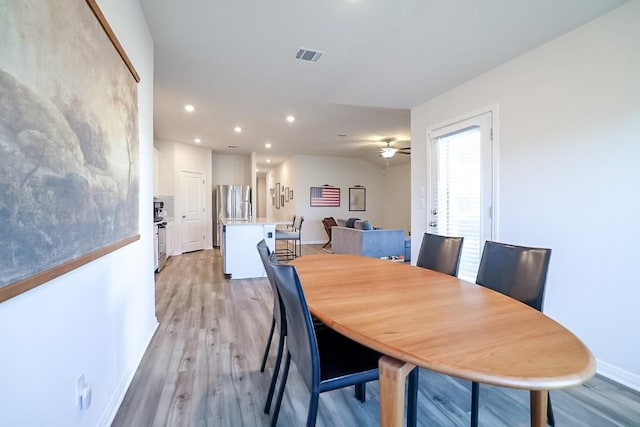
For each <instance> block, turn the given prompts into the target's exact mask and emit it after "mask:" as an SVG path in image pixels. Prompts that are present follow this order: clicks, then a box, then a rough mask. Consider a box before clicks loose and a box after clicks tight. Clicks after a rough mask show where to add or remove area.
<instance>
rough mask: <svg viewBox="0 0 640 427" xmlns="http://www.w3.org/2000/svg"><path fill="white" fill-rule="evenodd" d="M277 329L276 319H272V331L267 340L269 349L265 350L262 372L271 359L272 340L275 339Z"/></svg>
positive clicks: (261, 366)
mask: <svg viewBox="0 0 640 427" xmlns="http://www.w3.org/2000/svg"><path fill="white" fill-rule="evenodd" d="M275 328H276V318H275V317H272V319H271V330H270V331H269V338H268V339H267V348H265V349H264V356H262V365H260V372H264V367H265V366H266V365H267V358H268V357H269V349H270V348H271V340H272V339H273V331H274V330H275Z"/></svg>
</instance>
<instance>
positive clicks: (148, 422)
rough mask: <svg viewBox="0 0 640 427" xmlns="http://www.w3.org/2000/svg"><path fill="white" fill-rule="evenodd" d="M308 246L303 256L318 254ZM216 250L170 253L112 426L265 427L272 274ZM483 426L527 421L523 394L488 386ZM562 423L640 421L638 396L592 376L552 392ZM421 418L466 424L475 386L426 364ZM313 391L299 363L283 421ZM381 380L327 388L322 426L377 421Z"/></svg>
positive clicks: (298, 420) (299, 410) (302, 414)
mask: <svg viewBox="0 0 640 427" xmlns="http://www.w3.org/2000/svg"><path fill="white" fill-rule="evenodd" d="M321 251H322V249H321V245H304V246H303V252H302V253H303V256H304V255H305V254H308V253H317V252H321ZM221 270H222V269H221V259H220V252H219V250H216V249H214V250H208V251H199V252H193V253H189V254H184V255H181V256H177V257H171V258H170V259H169V261H168V263H167V266H166V267H165V268H164V269H163V271H162V272H161V273H159V274H157V275H156V312H157V317H158V321H159V322H160V325H159V327H158V330H157V331H156V334H155V335H154V337H153V339H152V341H151V343H150V345H149V348H148V349H147V352H146V353H145V356H144V358H143V360H142V363H141V364H140V366H139V368H138V370H137V372H136V374H135V377H134V379H133V381H132V383H131V385H130V387H129V390H128V391H127V394H126V396H125V398H124V401H123V402H122V405H121V407H120V409H119V411H118V413H117V415H116V417H115V420H114V422H113V426H136V427H138V426H216V427H217V426H233V427H236V426H267V425H269V422H270V419H271V418H270V415H265V414H264V413H263V412H262V408H263V406H264V401H265V397H266V395H267V388H268V386H269V381H270V379H271V369H272V368H273V362H274V360H275V354H276V342H277V340H276V339H274V343H273V345H272V348H271V356H270V361H269V363H268V364H267V367H268V368H267V370H266V371H265V372H264V373H261V372H260V362H261V357H262V352H263V349H264V345H265V343H266V338H267V334H268V332H269V326H270V322H271V304H272V296H271V288H270V286H269V284H268V282H267V279H250V280H229V279H226V278H225V277H224V276H223V274H222V271H221ZM480 390H481V392H480V393H481V394H480V425H481V426H490V427H502V426H504V427H513V426H528V425H529V395H528V392H526V391H523V390H512V389H506V388H500V387H492V386H485V385H481V389H480ZM551 398H552V401H553V407H554V411H555V415H556V425H557V426H559V427H565V426H576V427H578V426H579V427H583V426H594V427H596V426H597V427H603V426H630V427H631V426H640V394H638V393H636V392H634V391H631V390H629V389H627V388H625V387H622V386H619V385H617V384H614V383H612V382H610V381H608V380H606V379H604V378H601V377H595V378H593V379H592V380H591V381H589V382H588V383H587V384H585V385H583V386H581V387H577V388H574V389H571V390H566V391H552V392H551ZM418 399H419V409H418V419H419V425H422V426H468V425H469V411H470V402H471V396H470V383H469V382H468V381H464V380H459V379H456V378H452V377H448V376H445V375H440V374H437V373H433V372H429V371H427V370H424V369H423V370H421V372H420V395H419V398H418ZM307 405H308V391H307V389H306V387H305V386H304V384H303V382H302V380H301V379H300V378H299V376H298V374H297V372H296V370H295V367H294V365H293V364H292V367H291V373H290V375H289V380H288V383H287V387H286V392H285V399H284V401H283V404H282V410H281V413H280V418H279V423H278V425H279V426H300V425H304V422H305V419H306V411H307ZM378 423H379V415H378V383H377V382H371V383H369V384H368V385H367V401H366V402H365V403H360V402H358V401H357V400H356V399H355V398H354V396H353V388H347V389H343V390H336V391H331V392H327V393H323V394H322V395H321V397H320V407H319V411H318V422H317V425H318V426H376V425H378Z"/></svg>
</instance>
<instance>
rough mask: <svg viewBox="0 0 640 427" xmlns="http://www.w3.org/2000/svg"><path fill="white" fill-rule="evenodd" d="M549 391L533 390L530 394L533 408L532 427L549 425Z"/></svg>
mask: <svg viewBox="0 0 640 427" xmlns="http://www.w3.org/2000/svg"><path fill="white" fill-rule="evenodd" d="M548 393H549V392H548V391H547V390H531V391H530V393H529V399H530V408H531V427H544V426H546V425H547V396H548Z"/></svg>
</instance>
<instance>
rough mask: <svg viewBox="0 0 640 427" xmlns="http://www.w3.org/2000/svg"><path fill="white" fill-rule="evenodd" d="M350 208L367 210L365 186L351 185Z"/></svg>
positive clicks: (352, 209) (351, 209)
mask: <svg viewBox="0 0 640 427" xmlns="http://www.w3.org/2000/svg"><path fill="white" fill-rule="evenodd" d="M349 210H350V211H366V210H367V189H366V188H365V187H349Z"/></svg>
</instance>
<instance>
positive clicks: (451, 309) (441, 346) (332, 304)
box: [291, 254, 595, 427]
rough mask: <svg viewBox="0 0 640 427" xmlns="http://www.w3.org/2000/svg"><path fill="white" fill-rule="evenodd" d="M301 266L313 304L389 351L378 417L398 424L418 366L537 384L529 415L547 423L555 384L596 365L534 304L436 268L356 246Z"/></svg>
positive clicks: (569, 382) (328, 319)
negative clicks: (371, 254) (358, 252)
mask: <svg viewBox="0 0 640 427" xmlns="http://www.w3.org/2000/svg"><path fill="white" fill-rule="evenodd" d="M291 264H293V265H295V266H296V269H297V271H298V274H299V276H300V280H301V283H302V286H303V289H304V293H305V296H306V298H307V303H308V305H309V309H310V311H311V313H312V314H313V315H314V316H316V317H317V318H318V319H320V320H321V321H322V322H324V323H325V324H326V325H327V326H329V327H331V328H332V329H335V330H336V331H338V332H340V333H342V334H343V335H345V336H347V337H349V338H351V339H353V340H355V341H357V342H359V343H361V344H363V345H366V346H368V347H370V348H373V349H375V350H377V351H379V352H380V353H382V354H383V355H384V356H382V357H381V359H380V362H379V368H380V381H379V384H380V425H381V426H394V427H395V426H398V427H399V426H401V425H402V424H403V420H404V399H405V396H404V394H405V391H404V389H405V380H406V376H407V375H408V374H409V373H410V372H411V370H412V369H413V368H414V367H415V366H420V367H423V368H427V369H430V370H433V371H436V372H440V373H443V374H447V375H452V376H455V377H458V378H463V379H467V380H470V381H476V382H479V383H484V384H493V385H497V386H504V387H512V388H518V389H526V390H530V401H531V425H532V426H544V425H546V409H547V393H548V390H552V389H562V388H569V387H574V386H577V385H580V384H582V383H584V382H585V381H587V380H588V379H590V378H591V377H592V376H593V375H594V374H595V361H594V358H593V356H592V354H591V352H590V351H589V350H588V349H587V347H586V346H585V345H584V344H583V343H582V342H581V341H580V340H579V339H578V338H577V337H576V336H575V335H574V334H572V333H571V332H570V331H569V330H568V329H566V328H565V327H563V326H562V325H560V324H559V323H557V322H555V321H554V320H553V319H551V318H549V317H547V316H545V315H544V314H542V313H540V312H539V311H537V310H534V309H533V308H531V307H529V306H527V305H525V304H522V303H520V302H518V301H516V300H514V299H512V298H509V297H507V296H505V295H502V294H500V293H498V292H494V291H492V290H490V289H487V288H484V287H482V286H478V285H476V284H473V283H469V282H465V281H463V280H461V279H458V278H456V277H451V276H448V275H445V274H442V273H438V272H435V271H432V270H427V269H424V268H419V267H415V266H411V265H409V264H405V263H396V262H391V261H387V260H381V259H377V258H368V257H361V256H355V255H338V254H317V255H306V256H303V257H301V258H297V259H295V260H293V261H291Z"/></svg>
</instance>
